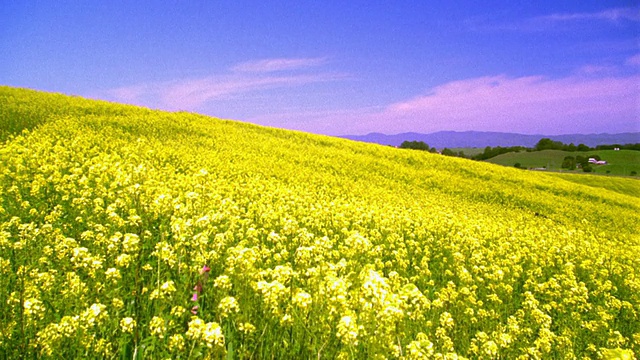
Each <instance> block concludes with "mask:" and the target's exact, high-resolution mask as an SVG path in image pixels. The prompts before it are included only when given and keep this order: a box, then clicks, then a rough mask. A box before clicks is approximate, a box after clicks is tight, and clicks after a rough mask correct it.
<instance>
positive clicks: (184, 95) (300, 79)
mask: <svg viewBox="0 0 640 360" xmlns="http://www.w3.org/2000/svg"><path fill="white" fill-rule="evenodd" d="M324 62H325V59H324V58H308V59H284V58H283V59H266V60H259V61H252V62H246V63H242V64H239V65H236V66H233V67H232V68H231V71H230V72H227V73H225V74H219V75H213V76H208V77H204V78H196V79H184V80H175V81H167V82H158V83H149V84H135V85H131V86H125V87H121V88H117V89H112V90H110V91H109V92H108V95H109V96H110V97H112V98H113V99H114V100H118V101H124V102H128V103H133V104H138V105H144V106H151V107H157V108H162V109H167V110H197V109H198V108H199V107H200V106H201V105H203V104H205V103H207V102H210V101H214V100H221V99H229V98H231V97H234V96H239V95H241V94H246V93H250V92H256V91H261V90H267V89H274V88H286V87H296V86H302V85H305V84H311V83H319V82H329V81H337V80H341V79H345V78H346V77H347V75H345V74H341V73H335V72H317V71H316V72H311V73H299V72H296V71H295V70H298V69H301V68H307V67H311V66H317V65H320V64H322V63H324ZM276 71H279V73H278V74H277V75H274V74H273V72H276Z"/></svg>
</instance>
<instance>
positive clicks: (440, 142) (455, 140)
mask: <svg viewBox="0 0 640 360" xmlns="http://www.w3.org/2000/svg"><path fill="white" fill-rule="evenodd" d="M341 137H342V138H345V139H351V140H356V141H363V142H370V143H377V144H381V145H392V146H399V145H400V144H401V143H402V142H403V141H424V142H425V143H427V144H429V146H431V147H435V148H438V149H441V148H445V147H448V148H457V147H479V148H484V147H486V146H491V147H495V146H526V147H533V146H535V145H536V143H538V141H539V140H540V139H542V138H550V139H552V140H554V141H562V142H563V143H565V144H569V143H574V144H575V145H578V144H585V145H588V146H591V147H593V146H596V145H605V144H606V145H609V144H629V143H640V132H636V133H621V134H568V135H525V134H513V133H503V132H482V131H463V132H458V131H439V132H435V133H430V134H419V133H413V132H408V133H402V134H396V135H386V134H381V133H371V134H367V135H345V136H341Z"/></svg>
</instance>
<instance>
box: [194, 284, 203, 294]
mask: <svg viewBox="0 0 640 360" xmlns="http://www.w3.org/2000/svg"><path fill="white" fill-rule="evenodd" d="M193 291H195V292H197V293H198V294H200V293H202V284H201V283H197V284H196V286H194V287H193Z"/></svg>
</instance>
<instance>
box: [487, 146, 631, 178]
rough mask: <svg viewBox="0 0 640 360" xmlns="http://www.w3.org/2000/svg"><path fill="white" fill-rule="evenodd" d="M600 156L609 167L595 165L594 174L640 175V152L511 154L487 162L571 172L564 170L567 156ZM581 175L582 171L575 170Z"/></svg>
mask: <svg viewBox="0 0 640 360" xmlns="http://www.w3.org/2000/svg"><path fill="white" fill-rule="evenodd" d="M592 155H598V156H600V158H601V159H602V160H606V161H607V162H608V164H607V165H593V172H594V173H596V174H609V175H624V176H629V175H630V174H631V172H632V171H635V172H636V174H638V175H640V151H635V150H619V151H615V150H594V151H585V152H581V151H574V152H569V151H562V150H542V151H532V152H526V151H521V152H511V153H506V154H501V155H498V156H495V157H493V158H490V159H487V160H486V161H487V162H490V163H493V164H499V165H504V166H513V165H514V164H515V163H520V165H521V166H522V167H524V168H542V167H546V168H547V169H548V170H553V171H569V170H567V169H562V168H561V166H562V161H563V160H564V158H565V157H566V156H573V157H576V156H583V157H590V156H592ZM573 172H576V173H581V172H582V170H581V169H576V170H573Z"/></svg>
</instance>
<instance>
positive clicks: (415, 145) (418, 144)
mask: <svg viewBox="0 0 640 360" xmlns="http://www.w3.org/2000/svg"><path fill="white" fill-rule="evenodd" d="M400 148H402V149H414V150H424V151H430V150H431V148H430V147H429V145H428V144H427V143H425V142H424V141H403V142H402V144H400Z"/></svg>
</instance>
